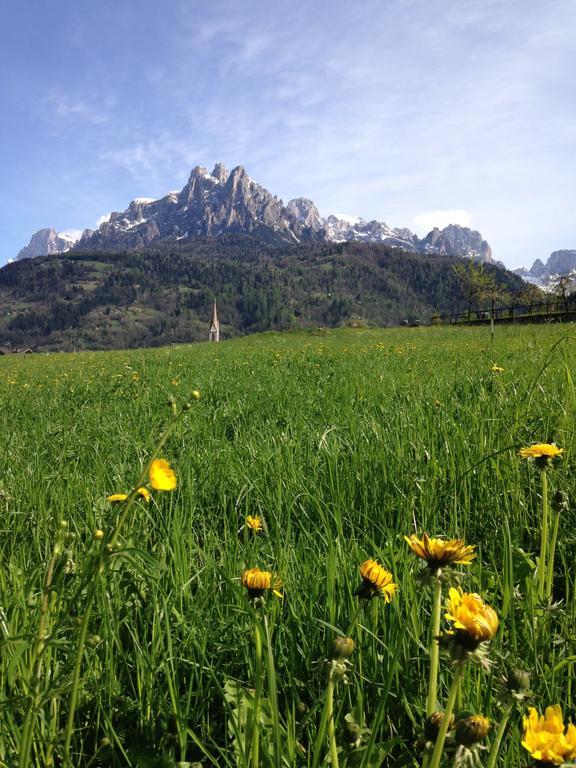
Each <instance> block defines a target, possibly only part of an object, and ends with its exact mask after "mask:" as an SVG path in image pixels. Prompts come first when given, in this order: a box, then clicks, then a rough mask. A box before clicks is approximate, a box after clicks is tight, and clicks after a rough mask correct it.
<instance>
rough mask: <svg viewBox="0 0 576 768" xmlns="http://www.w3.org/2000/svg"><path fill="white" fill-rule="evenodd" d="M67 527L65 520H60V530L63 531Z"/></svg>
mask: <svg viewBox="0 0 576 768" xmlns="http://www.w3.org/2000/svg"><path fill="white" fill-rule="evenodd" d="M67 528H68V521H67V520H60V530H61V531H65V530H66V529H67Z"/></svg>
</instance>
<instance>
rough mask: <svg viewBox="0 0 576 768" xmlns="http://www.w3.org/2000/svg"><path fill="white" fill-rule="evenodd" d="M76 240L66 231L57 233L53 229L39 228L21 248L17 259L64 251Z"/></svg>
mask: <svg viewBox="0 0 576 768" xmlns="http://www.w3.org/2000/svg"><path fill="white" fill-rule="evenodd" d="M76 242H77V238H74V237H71V236H70V235H67V234H66V233H62V234H59V233H58V232H56V230H55V229H52V228H50V227H46V228H44V229H39V230H38V232H35V233H34V234H33V235H32V237H31V238H30V242H29V243H28V245H27V246H25V247H24V248H22V249H21V250H20V252H19V253H18V255H17V256H16V258H17V259H34V258H36V256H51V255H52V254H54V253H65V252H66V251H69V250H70V248H72V246H73V245H74V244H75V243H76Z"/></svg>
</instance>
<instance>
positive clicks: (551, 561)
mask: <svg viewBox="0 0 576 768" xmlns="http://www.w3.org/2000/svg"><path fill="white" fill-rule="evenodd" d="M560 514H561V508H560V507H559V508H558V509H557V510H556V517H555V519H554V527H553V528H552V537H551V539H550V552H549V554H548V571H547V574H546V592H545V595H546V598H547V599H548V600H550V598H551V597H552V586H553V584H554V557H555V555H556V542H557V541H558V528H559V527H560Z"/></svg>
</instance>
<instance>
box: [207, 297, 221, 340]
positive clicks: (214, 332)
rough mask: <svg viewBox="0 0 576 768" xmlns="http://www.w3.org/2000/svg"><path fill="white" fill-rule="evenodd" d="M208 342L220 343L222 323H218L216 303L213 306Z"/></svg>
mask: <svg viewBox="0 0 576 768" xmlns="http://www.w3.org/2000/svg"><path fill="white" fill-rule="evenodd" d="M208 341H220V323H219V322H218V311H217V309H216V302H214V304H213V305H212V320H211V322H210V330H209V331H208Z"/></svg>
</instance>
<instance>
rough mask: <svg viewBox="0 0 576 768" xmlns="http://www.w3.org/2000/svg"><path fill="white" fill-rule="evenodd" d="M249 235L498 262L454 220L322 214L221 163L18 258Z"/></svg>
mask: <svg viewBox="0 0 576 768" xmlns="http://www.w3.org/2000/svg"><path fill="white" fill-rule="evenodd" d="M238 235H248V236H250V237H253V238H256V239H258V240H259V241H262V242H265V243H268V244H270V245H273V244H278V245H286V244H292V245H294V244H299V243H313V242H317V243H340V242H364V243H381V244H384V245H388V246H394V247H399V248H402V249H403V250H405V251H408V252H411V253H421V254H440V255H445V254H448V255H452V256H464V257H468V258H473V259H475V260H477V261H480V262H482V263H486V264H490V263H493V259H492V251H491V249H490V246H489V245H488V243H487V242H486V240H484V239H483V237H482V235H481V234H480V233H479V232H476V231H474V230H471V229H468V228H467V227H461V226H459V225H454V224H451V225H449V226H447V227H445V228H444V229H442V230H440V229H438V228H434V229H433V230H432V231H431V232H429V233H428V234H427V235H426V237H424V238H419V237H418V236H417V235H415V234H414V233H413V232H411V231H410V230H409V229H406V228H394V227H391V226H389V225H388V224H386V223H385V222H383V221H376V220H372V221H366V220H365V219H363V218H360V217H358V216H344V215H337V214H333V215H330V216H328V217H326V218H323V217H321V216H320V214H319V212H318V209H317V208H316V206H315V205H314V203H313V202H312V201H311V200H309V199H307V198H304V197H300V198H296V199H294V200H290V202H288V203H287V204H286V205H285V204H284V203H283V201H282V200H280V199H279V198H278V197H276V196H273V195H272V194H271V193H270V192H268V190H266V189H264V187H262V186H261V185H259V184H258V183H257V182H255V181H254V180H253V179H252V178H250V176H249V175H248V174H247V172H246V170H245V169H244V168H243V167H242V166H237V167H236V168H234V169H233V170H231V171H230V172H229V171H228V170H227V169H226V168H225V167H224V166H223V165H222V163H217V164H216V165H215V167H214V169H213V170H212V172H208V170H207V169H206V168H204V167H202V166H196V167H195V168H194V169H193V170H192V172H191V174H190V177H189V179H188V182H187V183H186V184H185V186H184V187H183V189H182V190H181V191H179V192H178V191H174V192H168V194H166V195H165V196H164V197H162V198H160V199H159V200H153V199H150V198H136V199H135V200H133V201H132V202H131V203H130V205H129V206H128V208H126V210H124V211H121V212H114V213H111V214H109V216H108V217H107V220H106V221H104V222H103V223H101V224H100V226H99V227H98V229H97V230H91V229H86V230H84V232H83V233H82V236H81V237H80V238H79V239H78V240H74V239H73V238H71V237H70V236H69V235H66V234H63V233H60V234H58V233H57V232H56V231H55V230H53V229H42V230H40V231H39V232H36V233H35V234H34V235H33V236H32V238H31V240H30V243H29V244H28V245H27V246H26V247H25V248H23V249H22V250H21V251H20V253H19V254H18V256H17V259H25V258H32V257H35V256H44V255H51V254H56V253H63V252H66V251H68V250H70V249H73V250H76V251H93V250H98V251H114V250H118V249H125V250H133V249H141V248H144V247H148V246H151V245H158V244H160V243H164V242H172V243H179V242H191V241H194V240H196V239H198V238H209V239H212V238H214V239H217V238H220V237H223V236H238Z"/></svg>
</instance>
